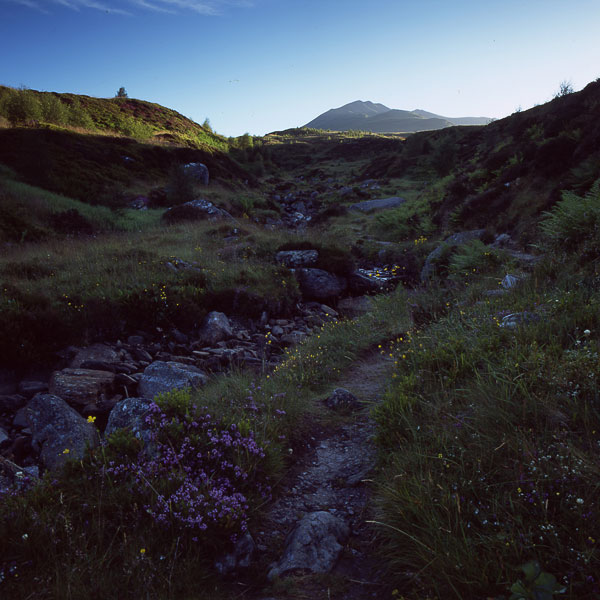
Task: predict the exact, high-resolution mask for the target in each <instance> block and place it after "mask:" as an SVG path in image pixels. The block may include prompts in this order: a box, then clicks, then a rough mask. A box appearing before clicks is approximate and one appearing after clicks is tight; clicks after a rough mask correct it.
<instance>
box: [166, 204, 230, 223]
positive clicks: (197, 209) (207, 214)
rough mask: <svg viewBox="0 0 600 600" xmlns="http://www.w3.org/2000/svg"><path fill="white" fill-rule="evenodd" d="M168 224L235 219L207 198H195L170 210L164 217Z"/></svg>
mask: <svg viewBox="0 0 600 600" xmlns="http://www.w3.org/2000/svg"><path fill="white" fill-rule="evenodd" d="M162 219H163V220H164V221H166V222H167V223H181V222H184V221H198V220H203V219H206V220H209V221H215V220H217V219H233V217H232V216H231V215H230V214H229V213H228V212H227V211H226V210H223V209H222V208H218V207H217V206H215V205H214V204H213V203H212V202H210V201H209V200H206V199H205V198H195V199H194V200H190V201H189V202H184V203H183V204H179V205H177V206H172V207H171V208H168V209H167V210H166V211H165V212H164V213H163V215H162Z"/></svg>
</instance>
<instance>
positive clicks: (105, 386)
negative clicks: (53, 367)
mask: <svg viewBox="0 0 600 600" xmlns="http://www.w3.org/2000/svg"><path fill="white" fill-rule="evenodd" d="M114 381H115V374H114V373H112V372H110V371H97V370H95V369H63V370H62V371H54V373H52V377H51V378H50V383H49V385H48V390H49V392H50V394H54V395H56V396H59V397H60V398H62V399H63V400H66V401H67V402H68V403H69V404H72V405H78V406H85V405H86V404H93V403H95V402H98V401H99V400H101V399H102V397H103V396H106V395H110V394H111V393H112V390H113V384H114Z"/></svg>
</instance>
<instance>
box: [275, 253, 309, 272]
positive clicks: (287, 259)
mask: <svg viewBox="0 0 600 600" xmlns="http://www.w3.org/2000/svg"><path fill="white" fill-rule="evenodd" d="M318 259H319V252H318V251H317V250H282V251H281V252H278V253H277V254H276V255H275V260H276V261H277V262H278V263H280V264H282V265H284V266H286V267H288V268H289V269H297V268H298V267H310V266H311V265H314V264H315V263H316V262H317V260H318Z"/></svg>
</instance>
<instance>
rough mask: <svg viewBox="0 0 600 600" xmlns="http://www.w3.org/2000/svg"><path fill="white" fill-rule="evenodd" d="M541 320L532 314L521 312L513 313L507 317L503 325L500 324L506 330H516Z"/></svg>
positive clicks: (503, 320)
mask: <svg viewBox="0 0 600 600" xmlns="http://www.w3.org/2000/svg"><path fill="white" fill-rule="evenodd" d="M539 320H540V316H539V315H536V314H535V313H531V312H527V311H525V312H521V313H513V314H510V315H506V316H505V317H504V318H503V319H502V323H500V327H504V328H506V329H516V328H517V327H519V326H522V325H528V324H531V323H534V322H536V321H539Z"/></svg>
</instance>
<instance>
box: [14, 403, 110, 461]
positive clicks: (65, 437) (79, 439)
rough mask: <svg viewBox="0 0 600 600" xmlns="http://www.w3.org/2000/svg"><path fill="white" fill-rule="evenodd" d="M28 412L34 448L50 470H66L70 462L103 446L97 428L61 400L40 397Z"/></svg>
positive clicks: (29, 407) (28, 406) (28, 405)
mask: <svg viewBox="0 0 600 600" xmlns="http://www.w3.org/2000/svg"><path fill="white" fill-rule="evenodd" d="M25 410H26V418H27V423H28V425H29V428H30V429H31V436H32V439H31V443H32V446H33V447H34V448H35V449H37V450H39V452H40V458H41V460H42V463H43V464H44V466H45V467H46V468H47V469H49V470H55V469H58V468H60V467H62V465H64V463H65V462H66V461H67V460H68V459H70V458H74V459H81V458H83V455H84V452H85V449H86V448H87V447H88V446H90V447H95V446H97V445H98V443H99V442H100V436H99V435H98V430H97V429H96V427H95V426H94V425H92V424H91V423H88V422H87V420H86V419H84V418H83V417H82V416H81V415H80V414H79V413H77V412H76V411H75V410H74V409H72V408H71V407H70V406H69V405H68V404H67V403H66V402H65V401H64V400H62V399H61V398H59V397H58V396H54V395H52V394H37V395H36V396H34V397H33V398H32V399H31V401H30V402H29V403H28V404H27V407H26V409H25Z"/></svg>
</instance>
